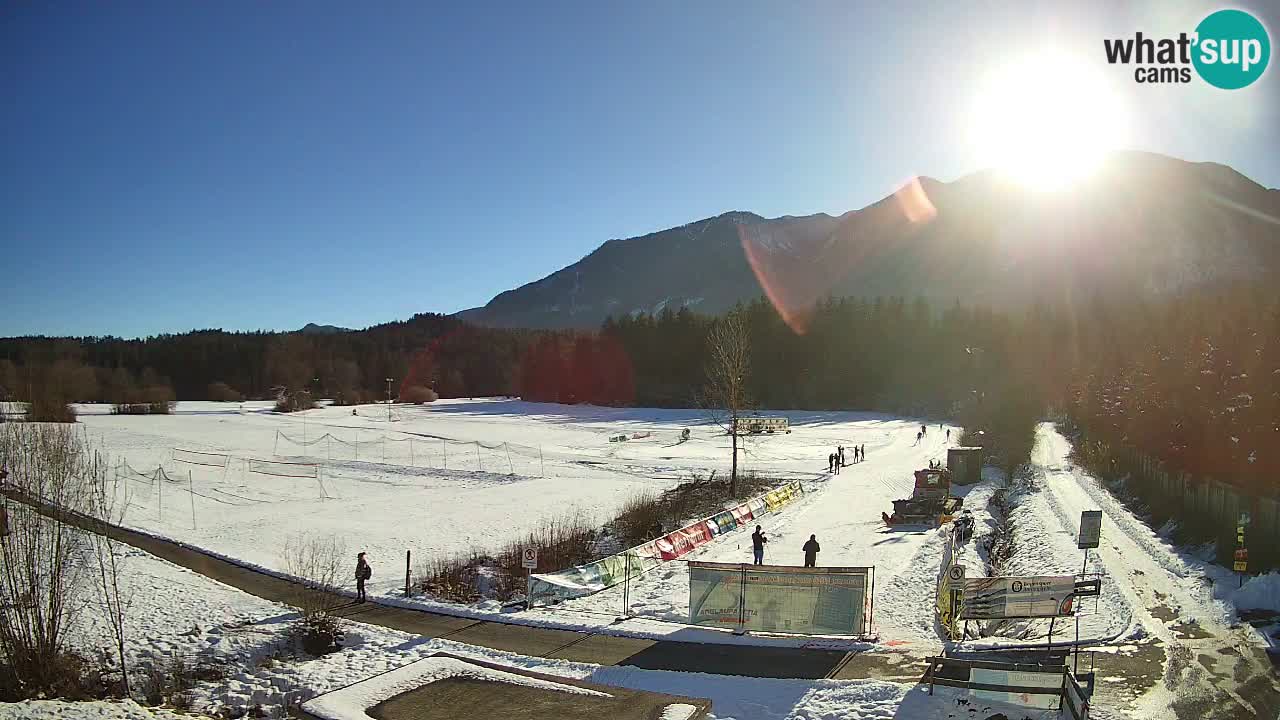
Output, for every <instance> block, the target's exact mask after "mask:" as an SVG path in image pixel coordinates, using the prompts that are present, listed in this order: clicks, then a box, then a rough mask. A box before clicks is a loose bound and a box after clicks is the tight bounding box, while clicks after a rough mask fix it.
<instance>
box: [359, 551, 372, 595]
mask: <svg viewBox="0 0 1280 720" xmlns="http://www.w3.org/2000/svg"><path fill="white" fill-rule="evenodd" d="M371 577H373V568H371V567H369V561H368V560H365V559H364V553H360V554H359V555H357V556H356V602H364V600H365V597H364V582H365V581H366V580H368V579H369V578H371Z"/></svg>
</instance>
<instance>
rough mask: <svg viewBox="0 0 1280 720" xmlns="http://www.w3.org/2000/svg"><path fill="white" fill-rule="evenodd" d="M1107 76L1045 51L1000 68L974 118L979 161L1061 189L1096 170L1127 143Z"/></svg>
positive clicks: (1037, 186)
mask: <svg viewBox="0 0 1280 720" xmlns="http://www.w3.org/2000/svg"><path fill="white" fill-rule="evenodd" d="M1125 115H1126V113H1125V109H1124V107H1123V104H1122V103H1121V102H1120V100H1119V97H1118V96H1117V95H1116V93H1115V92H1114V91H1113V90H1112V89H1111V87H1110V86H1109V84H1108V83H1107V81H1106V80H1105V79H1104V78H1103V77H1102V76H1101V74H1100V73H1098V72H1096V71H1093V70H1091V69H1090V68H1089V67H1088V66H1087V65H1085V64H1084V63H1083V62H1080V61H1078V60H1075V59H1074V58H1070V57H1067V56H1063V55H1057V54H1053V53H1047V52H1046V53H1042V54H1039V55H1033V56H1030V57H1027V58H1024V59H1022V60H1021V61H1020V62H1017V63H1009V64H1006V65H1002V66H1001V67H999V68H997V69H995V70H994V71H993V72H992V73H991V74H990V75H989V76H988V77H987V78H986V81H985V83H984V84H983V86H982V90H981V91H980V92H979V94H978V95H977V98H976V101H975V107H974V111H973V113H972V115H971V117H972V122H973V128H972V135H973V142H974V144H975V149H976V152H977V153H978V161H979V162H980V163H981V164H983V165H993V166H995V167H997V168H999V169H1000V170H1001V171H1002V172H1004V173H1005V174H1006V175H1007V176H1009V177H1011V178H1013V179H1014V180H1016V181H1017V182H1020V183H1022V184H1024V185H1026V186H1027V187H1031V188H1035V189H1041V190H1054V189H1059V188H1062V187H1065V186H1068V185H1070V184H1072V183H1074V182H1076V181H1077V180H1079V179H1081V178H1082V177H1085V176H1087V175H1088V174H1090V173H1091V172H1092V171H1093V170H1094V169H1095V168H1096V167H1097V166H1098V164H1099V163H1100V162H1101V160H1102V158H1103V156H1105V155H1106V153H1108V152H1109V151H1111V150H1114V149H1116V148H1117V147H1119V146H1120V144H1121V142H1122V141H1123V137H1124V134H1125V129H1126V126H1127V122H1126V117H1125Z"/></svg>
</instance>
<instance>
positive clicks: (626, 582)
mask: <svg viewBox="0 0 1280 720" xmlns="http://www.w3.org/2000/svg"><path fill="white" fill-rule="evenodd" d="M622 559H623V561H624V562H626V564H627V569H626V572H625V574H624V575H623V578H624V579H623V581H622V617H624V618H629V617H631V553H630V552H626V553H623V555H622Z"/></svg>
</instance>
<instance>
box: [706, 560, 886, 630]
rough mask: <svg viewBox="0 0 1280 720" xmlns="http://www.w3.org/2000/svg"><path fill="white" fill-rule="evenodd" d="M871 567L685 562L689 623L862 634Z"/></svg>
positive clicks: (864, 628) (864, 625) (752, 628)
mask: <svg viewBox="0 0 1280 720" xmlns="http://www.w3.org/2000/svg"><path fill="white" fill-rule="evenodd" d="M871 572H872V569H871V568H797V567H782V566H772V565H768V566H760V565H739V564H733V563H702V562H690V563H689V622H690V623H692V624H694V625H709V626H714V627H728V628H737V627H739V626H741V627H742V628H744V629H746V630H754V631H758V632H785V633H804V634H811V635H861V634H864V633H865V632H866V608H867V601H868V592H867V590H868V587H869V585H870V579H869V578H870V575H871Z"/></svg>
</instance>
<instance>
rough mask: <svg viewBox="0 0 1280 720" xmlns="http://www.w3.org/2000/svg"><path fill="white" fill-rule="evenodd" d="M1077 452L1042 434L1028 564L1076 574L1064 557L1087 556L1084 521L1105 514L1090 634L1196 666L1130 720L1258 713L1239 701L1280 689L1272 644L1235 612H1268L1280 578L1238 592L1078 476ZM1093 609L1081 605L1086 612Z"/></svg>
mask: <svg viewBox="0 0 1280 720" xmlns="http://www.w3.org/2000/svg"><path fill="white" fill-rule="evenodd" d="M1070 451H1071V445H1070V442H1069V441H1068V440H1067V439H1066V438H1065V437H1063V436H1062V435H1061V434H1060V433H1059V432H1058V431H1057V429H1056V428H1055V427H1054V426H1053V425H1052V424H1050V423H1042V424H1041V425H1040V426H1039V427H1038V428H1037V431H1036V446H1035V450H1034V451H1033V457H1032V459H1033V466H1034V468H1035V470H1036V473H1037V479H1036V482H1038V483H1039V485H1040V487H1041V492H1039V493H1035V494H1033V495H1031V496H1030V497H1029V498H1028V500H1027V501H1025V502H1023V503H1021V505H1020V507H1019V510H1018V512H1019V513H1020V514H1021V515H1022V517H1023V522H1024V526H1025V528H1026V530H1027V532H1029V533H1030V534H1029V536H1028V537H1029V539H1030V540H1031V541H1030V542H1029V543H1025V544H1024V547H1025V548H1026V549H1024V550H1023V551H1022V553H1021V555H1020V556H1019V559H1020V561H1022V560H1025V561H1026V562H1028V563H1030V564H1032V565H1034V566H1036V567H1041V568H1044V569H1045V570H1050V571H1052V570H1054V569H1055V568H1056V569H1058V570H1061V571H1071V569H1070V563H1066V562H1065V561H1064V560H1063V558H1071V557H1072V556H1073V555H1074V557H1077V558H1080V557H1081V553H1080V551H1079V550H1074V546H1075V537H1076V532H1077V530H1078V527H1079V521H1080V512H1081V511H1082V510H1101V511H1102V513H1103V523H1102V544H1101V546H1100V547H1099V548H1098V549H1097V550H1096V551H1091V552H1090V560H1089V565H1088V570H1089V572H1096V573H1100V574H1101V576H1102V587H1103V595H1102V597H1101V598H1099V607H1100V609H1099V611H1098V612H1097V614H1096V615H1094V616H1092V617H1090V616H1085V617H1082V628H1085V627H1087V628H1088V629H1087V630H1085V631H1084V632H1085V633H1086V634H1091V635H1097V636H1098V637H1101V638H1108V637H1119V640H1118V641H1117V642H1118V643H1135V642H1136V643H1138V644H1139V645H1141V644H1144V643H1152V642H1154V643H1156V644H1158V645H1159V646H1160V647H1162V648H1164V650H1165V652H1166V653H1167V654H1168V656H1169V657H1177V656H1179V655H1185V656H1194V657H1195V658H1196V659H1197V660H1196V661H1195V662H1192V663H1189V664H1186V665H1181V664H1178V663H1172V662H1171V663H1168V664H1166V667H1165V669H1164V673H1165V677H1164V682H1163V683H1161V684H1157V685H1156V686H1155V687H1154V688H1153V689H1152V690H1151V691H1150V692H1147V693H1145V694H1142V695H1141V696H1140V697H1136V698H1133V704H1132V705H1131V706H1130V707H1129V708H1128V709H1127V711H1128V712H1130V713H1131V714H1132V715H1133V716H1135V717H1152V718H1159V717H1169V713H1170V712H1171V711H1170V708H1171V707H1177V708H1178V709H1179V714H1180V715H1185V714H1186V713H1187V712H1189V709H1190V708H1193V707H1195V705H1196V703H1200V704H1208V705H1209V706H1213V705H1217V706H1219V707H1221V706H1222V705H1223V703H1222V700H1226V701H1227V702H1232V701H1234V702H1236V703H1239V706H1240V707H1243V708H1246V709H1247V708H1250V707H1255V706H1256V705H1255V701H1256V700H1257V697H1258V696H1252V697H1243V696H1242V694H1240V693H1237V688H1238V687H1242V686H1244V685H1245V684H1246V681H1249V682H1250V683H1251V686H1252V689H1251V690H1250V692H1257V693H1261V694H1262V695H1265V696H1268V697H1270V698H1274V697H1275V695H1274V693H1276V692H1278V691H1280V688H1277V685H1276V681H1275V676H1274V673H1273V672H1272V671H1271V668H1270V667H1269V664H1267V663H1266V661H1265V659H1260V660H1259V658H1260V654H1259V653H1258V652H1257V648H1259V647H1263V646H1265V645H1266V644H1267V642H1266V639H1265V638H1264V637H1263V636H1262V635H1261V634H1260V633H1258V632H1257V631H1255V630H1254V629H1252V628H1251V627H1249V626H1248V625H1242V624H1241V623H1239V622H1238V619H1237V614H1236V607H1235V603H1236V602H1239V603H1240V604H1241V605H1242V606H1248V605H1256V604H1259V600H1258V599H1257V598H1256V595H1257V594H1259V593H1261V592H1264V591H1265V590H1266V589H1267V588H1269V587H1274V586H1275V585H1274V583H1275V576H1270V577H1264V578H1259V579H1258V580H1257V581H1256V585H1252V586H1246V588H1245V590H1243V591H1238V590H1237V589H1236V578H1235V575H1234V573H1232V572H1230V571H1229V570H1227V569H1226V568H1223V567H1221V566H1218V565H1214V564H1212V563H1207V562H1203V561H1201V560H1199V559H1197V558H1196V557H1194V555H1193V554H1192V553H1190V552H1187V551H1186V550H1184V549H1181V548H1178V547H1175V546H1173V545H1171V544H1170V543H1169V542H1168V541H1167V540H1166V539H1165V538H1163V537H1162V536H1161V535H1159V534H1158V533H1156V532H1155V531H1153V530H1152V529H1151V528H1150V527H1148V526H1147V525H1146V524H1144V523H1143V522H1142V521H1141V520H1140V519H1138V518H1137V517H1135V516H1134V515H1133V513H1131V512H1130V511H1129V510H1128V509H1127V508H1126V507H1124V505H1123V504H1121V503H1120V502H1119V501H1118V500H1117V499H1116V498H1115V497H1113V496H1112V495H1111V494H1110V493H1109V492H1108V491H1107V490H1106V489H1104V488H1102V487H1101V486H1100V484H1099V483H1098V482H1097V481H1096V480H1095V479H1094V478H1092V477H1090V476H1089V475H1088V474H1087V473H1085V472H1084V471H1082V470H1080V469H1079V468H1077V467H1075V466H1074V464H1073V463H1071V461H1070V459H1069V454H1070ZM1081 559H1082V558H1081ZM1076 569H1077V570H1078V569H1079V567H1078V566H1077V568H1076ZM1091 602H1092V601H1089V600H1084V601H1082V603H1083V604H1084V605H1085V606H1086V607H1087V605H1088V604H1090V603H1091ZM1041 627H1042V629H1043V625H1042V626H1041ZM1123 647H1125V646H1124V645H1122V648H1123ZM1127 647H1128V649H1130V650H1133V649H1134V645H1132V644H1129V645H1127ZM1214 698H1218V699H1217V700H1215V699H1214ZM1272 702H1274V700H1272Z"/></svg>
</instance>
